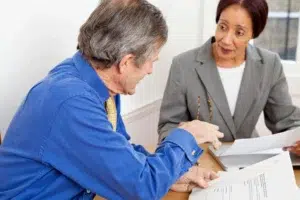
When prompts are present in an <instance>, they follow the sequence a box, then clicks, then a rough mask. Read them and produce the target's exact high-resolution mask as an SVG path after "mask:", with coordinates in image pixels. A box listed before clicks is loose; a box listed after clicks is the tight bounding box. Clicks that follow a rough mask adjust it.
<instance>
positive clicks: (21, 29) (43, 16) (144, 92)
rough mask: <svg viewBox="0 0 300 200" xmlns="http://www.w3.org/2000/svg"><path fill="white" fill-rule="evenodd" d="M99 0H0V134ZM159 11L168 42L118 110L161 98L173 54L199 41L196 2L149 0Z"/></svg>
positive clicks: (72, 43) (68, 51) (69, 50)
mask: <svg viewBox="0 0 300 200" xmlns="http://www.w3.org/2000/svg"><path fill="white" fill-rule="evenodd" d="M98 2H99V1H98V0H89V1H82V0H27V1H20V0H9V1H8V0H6V1H5V0H0V25H1V31H0V55H1V56H0V132H2V133H3V132H5V130H6V128H7V126H8V124H9V122H10V120H11V118H12V116H13V114H14V112H15V111H16V109H17V107H18V105H19V104H20V102H21V101H22V99H23V98H24V96H25V95H26V93H27V91H28V90H29V89H30V87H31V86H32V85H33V84H34V83H36V82H37V81H38V80H39V79H41V78H42V77H44V76H45V75H46V74H47V72H48V71H49V70H50V69H51V68H52V67H53V66H54V65H56V64H57V63H58V62H60V61H62V60H63V59H65V58H66V57H70V56H72V55H73V53H74V52H75V47H76V44H77V42H76V41H77V35H78V30H79V27H80V25H81V24H82V23H83V22H84V21H85V20H86V19H87V17H88V16H89V14H90V13H91V12H92V10H93V9H94V8H95V7H96V5H97V3H98ZM150 2H152V3H153V4H155V5H157V6H158V7H159V8H160V9H161V10H162V11H163V13H164V15H165V16H166V19H167V23H168V25H169V33H170V34H169V40H168V43H167V44H166V46H165V47H164V48H163V50H162V52H161V55H160V60H159V61H158V62H157V64H155V69H154V74H153V75H152V76H149V77H147V78H146V79H145V80H144V81H143V82H142V83H141V85H139V87H138V89H137V94H135V95H134V96H130V97H127V96H126V97H124V98H123V100H124V101H123V106H122V107H123V110H122V113H123V114H127V113H129V112H131V111H134V110H135V109H136V108H139V107H142V106H144V105H146V104H148V103H151V102H154V101H155V100H157V99H160V98H161V97H162V94H163V90H164V87H165V83H166V79H167V76H168V71H169V67H170V64H171V60H172V57H173V56H175V55H177V54H178V53H180V52H183V51H185V50H188V49H191V48H194V47H196V46H199V44H201V42H202V41H201V38H202V37H201V33H202V30H201V27H202V24H201V23H202V16H201V13H202V12H201V1H199V0H189V1H182V0H150Z"/></svg>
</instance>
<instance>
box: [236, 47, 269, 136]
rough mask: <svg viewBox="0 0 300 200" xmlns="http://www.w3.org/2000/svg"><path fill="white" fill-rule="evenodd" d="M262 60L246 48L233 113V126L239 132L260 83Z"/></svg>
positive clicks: (251, 48) (253, 101)
mask: <svg viewBox="0 0 300 200" xmlns="http://www.w3.org/2000/svg"><path fill="white" fill-rule="evenodd" d="M261 65H262V60H261V57H260V56H259V54H258V53H257V51H256V49H255V48H253V47H252V46H251V45H249V46H248V48H247V59H246V66H245V70H244V74H243V78H242V82H241V86H240V90H239V95H238V98H237V102H236V107H235V111H234V124H235V128H236V131H238V130H239V128H240V126H241V125H242V123H243V121H244V119H245V117H246V116H247V115H248V112H249V111H250V109H251V108H253V104H254V103H255V99H256V97H257V94H258V91H259V90H260V87H261V81H262V74H263V72H262V70H263V68H262V67H261Z"/></svg>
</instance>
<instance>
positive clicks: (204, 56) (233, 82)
mask: <svg viewBox="0 0 300 200" xmlns="http://www.w3.org/2000/svg"><path fill="white" fill-rule="evenodd" d="M267 17H268V5H267V3H266V1H265V0H221V1H220V2H219V5H218V8H217V15H216V23H217V28H216V32H215V36H214V37H212V38H211V39H209V40H208V41H207V42H206V43H205V44H204V45H203V46H202V47H200V48H197V49H193V50H190V51H188V52H185V53H183V54H180V55H178V56H176V57H175V58H174V60H173V63H172V66H171V71H170V74H169V79H168V82H167V86H166V89H165V93H164V97H163V102H162V106H161V111H160V120H159V128H158V129H159V136H160V140H162V139H163V138H164V137H166V136H167V135H168V132H169V131H170V129H172V128H174V127H177V126H178V124H179V123H180V122H183V121H190V120H193V119H199V120H201V121H206V122H210V123H213V124H216V125H218V126H219V128H220V131H221V132H223V133H224V134H225V136H224V138H223V141H226V142H229V141H233V140H235V139H239V138H250V137H257V136H258V134H257V132H256V130H255V125H256V123H257V121H258V119H259V116H260V114H261V113H262V112H264V116H265V123H266V126H267V127H268V128H269V129H270V130H271V132H272V133H278V132H283V131H286V130H288V129H292V128H294V127H297V126H300V110H299V108H297V107H295V106H294V105H293V104H292V100H291V97H290V95H289V92H288V85H287V81H286V78H285V75H284V72H283V68H282V64H281V62H280V58H279V56H278V55H277V54H275V53H272V52H270V51H267V50H265V49H261V48H258V47H254V46H252V45H250V44H249V41H250V40H251V39H254V38H257V37H258V36H259V35H260V33H261V32H262V31H263V29H264V27H265V25H266V21H267ZM299 149H300V145H297V144H295V145H294V146H293V147H289V148H288V150H290V151H291V152H293V153H296V154H298V155H300V150H299Z"/></svg>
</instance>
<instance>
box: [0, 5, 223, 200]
mask: <svg viewBox="0 0 300 200" xmlns="http://www.w3.org/2000/svg"><path fill="white" fill-rule="evenodd" d="M166 40H167V26H166V23H165V20H164V19H163V17H162V14H161V12H160V11H159V10H158V9H157V8H156V7H154V6H153V5H151V4H149V3H148V2H147V1H145V0H127V1H126V0H103V1H102V3H101V4H100V5H99V6H98V7H97V8H96V10H95V11H94V12H93V13H92V14H91V16H90V17H89V19H88V20H87V21H86V23H85V24H83V26H82V27H81V29H80V34H79V37H78V49H79V50H78V52H77V53H76V54H75V55H74V56H73V57H71V58H69V59H66V60H65V61H63V62H62V63H60V64H59V65H57V66H56V67H55V68H54V69H53V70H51V71H50V73H49V74H48V75H47V76H46V77H45V78H44V79H43V80H41V81H40V82H39V83H38V84H36V85H35V86H33V88H32V89H31V90H30V91H29V93H28V95H27V96H26V98H25V100H24V101H23V104H22V105H21V106H20V109H19V110H18V111H17V113H16V114H15V117H14V119H13V120H12V122H11V124H10V126H9V128H8V131H7V134H6V137H5V139H4V141H3V145H1V147H0V171H1V177H0V179H1V180H2V181H0V199H93V198H94V196H95V195H96V194H98V195H100V196H103V197H105V198H107V199H113V200H118V199H160V198H162V197H163V196H164V195H165V194H166V192H167V191H168V189H169V188H170V187H171V186H172V185H173V183H174V182H175V181H176V180H177V179H179V178H180V177H181V176H182V175H183V174H185V173H186V172H187V173H186V175H185V177H186V178H188V179H184V180H179V181H178V182H177V184H176V185H175V186H174V187H173V189H175V190H176V189H177V190H179V191H185V190H186V189H190V188H191V187H194V186H197V185H200V186H204V187H205V186H206V185H205V184H206V182H205V180H204V179H205V177H204V173H202V171H201V168H199V167H197V166H194V164H195V163H196V161H197V160H198V158H199V156H200V155H201V153H202V149H201V148H199V147H198V144H199V143H204V142H213V144H215V145H218V144H219V142H218V138H219V137H222V136H223V134H222V133H220V132H218V128H217V127H216V126H213V125H210V124H207V123H202V122H200V121H192V122H187V123H183V124H181V125H180V126H179V127H178V128H176V129H174V130H173V131H172V133H170V135H169V136H168V137H166V138H165V139H164V141H163V142H162V143H161V144H160V145H159V146H158V148H157V149H156V152H155V153H154V154H151V153H149V152H147V151H146V150H145V149H144V148H143V147H142V146H140V145H134V144H131V143H130V142H129V139H130V137H129V135H128V134H127V132H126V130H125V127H124V124H123V121H122V117H121V115H120V94H133V93H134V92H135V87H136V85H137V84H138V82H139V81H141V80H142V79H143V78H144V77H145V76H146V75H148V74H151V73H152V65H153V62H154V61H155V60H157V58H158V53H159V51H160V49H161V47H162V46H163V45H164V44H165V42H166ZM174 109H176V108H174ZM206 174H207V173H206ZM209 174H211V176H208V177H210V178H209V179H213V178H214V177H215V176H214V174H213V172H209Z"/></svg>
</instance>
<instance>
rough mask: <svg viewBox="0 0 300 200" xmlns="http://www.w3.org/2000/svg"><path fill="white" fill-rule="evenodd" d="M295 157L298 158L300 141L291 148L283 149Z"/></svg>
mask: <svg viewBox="0 0 300 200" xmlns="http://www.w3.org/2000/svg"><path fill="white" fill-rule="evenodd" d="M283 149H284V150H286V151H289V152H291V153H293V154H295V155H297V156H300V141H297V142H296V143H295V144H294V145H293V146H290V147H285V148H283Z"/></svg>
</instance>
